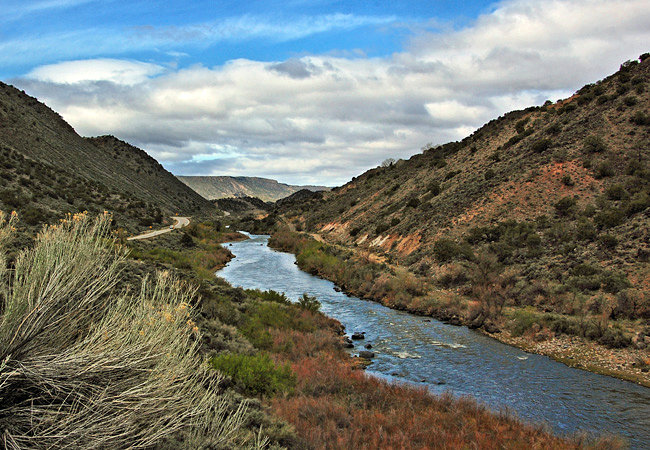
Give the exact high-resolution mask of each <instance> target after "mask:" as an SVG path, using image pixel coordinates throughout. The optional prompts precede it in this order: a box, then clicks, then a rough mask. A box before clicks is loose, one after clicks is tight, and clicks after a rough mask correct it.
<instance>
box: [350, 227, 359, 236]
mask: <svg viewBox="0 0 650 450" xmlns="http://www.w3.org/2000/svg"><path fill="white" fill-rule="evenodd" d="M359 231H361V227H354V228H352V229H351V230H350V236H352V237H354V236H356V235H357V234H359Z"/></svg>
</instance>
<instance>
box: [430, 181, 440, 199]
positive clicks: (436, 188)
mask: <svg viewBox="0 0 650 450" xmlns="http://www.w3.org/2000/svg"><path fill="white" fill-rule="evenodd" d="M441 190H442V189H441V188H440V183H438V182H437V181H432V182H431V183H430V184H429V192H431V194H432V195H433V196H434V197H435V196H436V195H438V194H440V191H441Z"/></svg>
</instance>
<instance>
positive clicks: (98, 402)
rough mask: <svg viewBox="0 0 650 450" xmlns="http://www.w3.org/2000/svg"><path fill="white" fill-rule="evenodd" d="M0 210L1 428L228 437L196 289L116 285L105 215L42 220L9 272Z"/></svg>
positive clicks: (230, 428)
mask: <svg viewBox="0 0 650 450" xmlns="http://www.w3.org/2000/svg"><path fill="white" fill-rule="evenodd" d="M13 220H15V219H14V218H13V216H12V218H11V219H10V220H9V221H7V220H5V219H4V217H3V216H2V215H0V280H1V282H0V302H1V307H0V311H2V313H1V315H0V362H1V363H0V430H1V431H0V433H1V434H2V436H1V438H0V439H1V440H2V442H3V444H4V446H5V447H6V448H16V449H17V448H62V447H70V448H127V447H128V448H132V447H133V448H142V447H150V446H152V445H154V444H156V443H158V442H160V441H161V440H163V439H164V438H166V437H168V436H170V435H171V434H173V433H176V432H179V431H183V432H185V433H186V439H185V441H186V443H187V445H188V446H190V447H196V446H201V445H227V444H228V443H229V442H230V441H231V440H232V439H233V438H234V437H235V434H236V432H237V430H238V428H239V425H240V422H241V417H242V411H243V410H241V409H240V410H239V411H236V412H234V413H232V414H227V407H226V403H225V398H224V397H223V396H221V395H219V394H218V393H217V390H216V383H217V382H218V380H219V377H218V376H216V375H215V373H214V372H213V371H211V370H210V369H209V367H208V366H207V364H204V363H202V362H201V360H200V359H199V357H198V346H199V343H200V336H198V328H197V327H196V325H195V324H194V322H193V321H192V316H193V313H192V308H191V306H190V303H191V302H192V299H193V295H194V290H193V289H191V288H188V286H185V285H183V284H181V283H180V282H178V281H177V280H175V279H174V278H173V277H172V276H171V275H170V274H169V273H161V274H160V275H159V276H158V278H157V279H156V280H154V281H145V282H144V283H143V286H142V288H141V290H140V291H139V292H136V293H134V294H126V293H118V292H116V291H115V286H116V284H117V282H118V281H119V279H120V276H121V266H122V263H123V261H124V258H125V252H124V250H123V249H121V248H120V247H116V246H113V245H111V244H110V242H109V241H107V240H106V237H107V231H108V226H109V223H110V216H108V215H106V214H105V215H103V216H101V217H99V218H98V219H96V220H91V219H89V218H88V217H87V216H86V215H84V214H78V215H75V216H69V217H68V218H67V219H66V220H63V221H62V222H61V223H59V224H58V225H56V226H50V227H47V228H44V229H43V231H42V232H41V233H40V234H39V235H38V237H37V238H36V241H35V244H34V246H33V247H32V248H30V249H26V250H23V251H22V252H21V253H20V254H19V256H18V257H17V259H16V261H15V264H14V268H13V271H11V272H10V271H8V270H7V268H6V267H7V264H6V258H5V257H4V249H5V245H6V241H7V238H8V237H9V236H10V234H11V229H12V223H13Z"/></svg>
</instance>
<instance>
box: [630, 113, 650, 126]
mask: <svg viewBox="0 0 650 450" xmlns="http://www.w3.org/2000/svg"><path fill="white" fill-rule="evenodd" d="M630 122H632V123H633V124H635V125H650V116H648V115H647V114H646V113H644V112H643V111H637V112H635V113H634V115H633V116H632V117H630Z"/></svg>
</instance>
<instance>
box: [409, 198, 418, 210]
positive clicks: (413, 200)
mask: <svg viewBox="0 0 650 450" xmlns="http://www.w3.org/2000/svg"><path fill="white" fill-rule="evenodd" d="M406 206H407V207H408V208H417V207H418V206H420V199H419V198H417V197H411V199H410V200H409V201H408V203H407V204H406Z"/></svg>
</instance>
